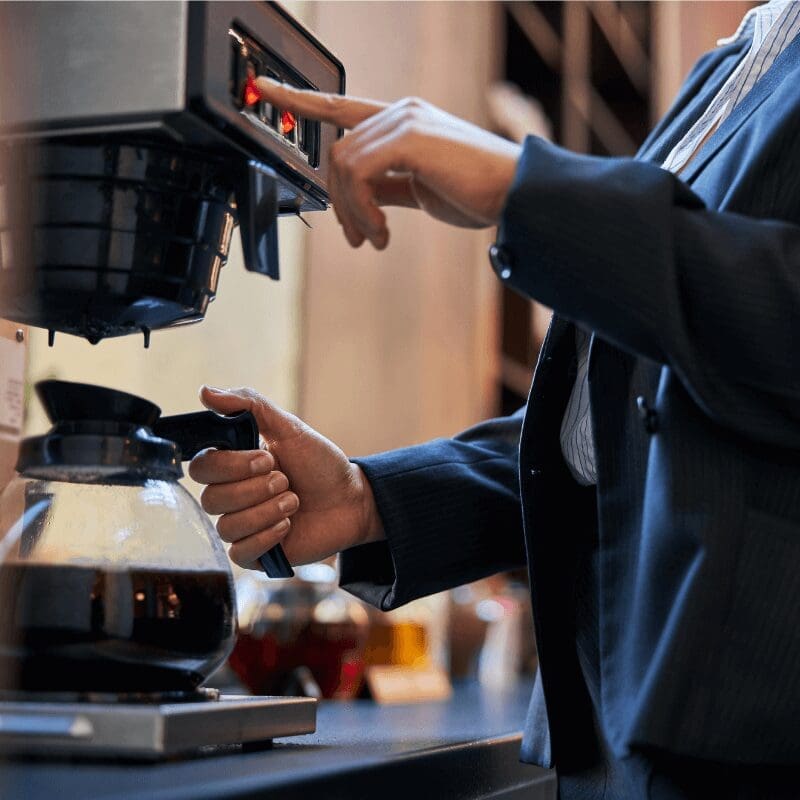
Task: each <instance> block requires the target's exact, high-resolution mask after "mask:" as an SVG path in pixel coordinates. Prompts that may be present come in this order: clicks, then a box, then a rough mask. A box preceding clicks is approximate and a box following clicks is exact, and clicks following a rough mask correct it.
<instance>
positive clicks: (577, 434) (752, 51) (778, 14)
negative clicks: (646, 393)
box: [560, 0, 800, 486]
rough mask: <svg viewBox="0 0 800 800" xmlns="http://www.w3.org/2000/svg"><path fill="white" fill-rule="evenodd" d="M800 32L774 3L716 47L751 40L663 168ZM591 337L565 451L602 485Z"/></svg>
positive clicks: (678, 160) (784, 4) (798, 17)
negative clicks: (590, 379) (592, 400)
mask: <svg viewBox="0 0 800 800" xmlns="http://www.w3.org/2000/svg"><path fill="white" fill-rule="evenodd" d="M798 33H800V2H797V0H771V1H770V2H769V3H765V4H764V5H761V6H757V7H756V8H753V9H750V11H748V12H747V14H745V16H744V18H743V19H742V22H741V24H740V25H739V28H738V29H737V31H736V33H734V35H733V36H731V37H729V38H727V39H720V40H719V42H717V44H720V45H722V44H730V43H732V42H736V41H739V40H740V39H743V38H750V37H751V36H752V43H751V45H750V48H749V49H748V51H747V53H746V55H745V56H744V58H743V59H742V60H741V61H740V62H739V64H738V66H737V67H736V69H735V70H734V71H733V72H732V73H731V75H730V77H729V78H728V80H727V81H725V84H724V86H723V87H722V88H721V89H720V90H719V92H717V94H716V96H715V97H714V99H713V100H712V101H711V103H710V104H709V106H708V108H706V110H705V111H704V112H703V114H702V115H701V116H700V118H699V119H698V120H697V122H695V123H694V125H692V127H691V128H690V129H689V130H688V131H687V132H686V134H685V135H684V136H683V138H682V139H681V140H680V141H679V142H678V143H677V144H676V145H675V147H674V148H673V149H672V152H670V154H669V155H668V156H667V158H666V159H665V161H664V163H663V164H662V167H663V168H664V169H668V170H670V171H671V172H674V173H676V174H678V173H680V171H681V170H682V169H683V168H684V167H685V166H686V165H687V164H688V163H689V161H691V159H692V158H693V157H694V155H695V154H696V153H697V151H698V150H699V149H700V147H701V146H702V145H703V143H704V142H705V140H706V139H707V138H708V137H709V136H710V135H711V134H712V133H713V132H714V131H715V130H716V129H717V128H718V127H719V126H720V125H721V124H722V123H723V122H724V121H725V120H726V119H727V118H728V117H729V116H730V114H731V112H732V111H733V109H734V108H736V106H737V105H738V104H739V103H740V102H741V101H742V99H743V98H744V97H746V96H747V93H748V92H749V91H750V90H751V89H752V88H753V86H755V84H756V82H757V81H758V80H759V78H761V76H762V75H764V73H765V72H767V70H768V69H769V68H770V67H771V66H772V64H773V62H774V61H775V59H776V58H777V57H778V56H779V55H780V54H781V52H782V51H783V50H784V49H785V48H786V46H787V45H788V44H789V43H790V42H791V41H792V40H793V39H794V38H795V36H797V35H798ZM589 339H590V336H589V334H588V333H586V332H585V331H583V330H581V329H580V328H576V336H575V346H576V355H577V359H578V369H577V375H576V378H575V385H574V386H573V388H572V393H571V395H570V398H569V402H568V403H567V410H566V412H565V413H564V417H563V419H562V421H561V432H560V436H561V450H562V452H563V454H564V458H565V459H566V462H567V466H568V467H569V469H570V472H571V473H572V475H573V476H574V477H575V480H577V481H578V483H580V484H582V485H584V486H590V485H592V484H595V483H597V465H596V459H595V450H594V431H593V430H592V417H591V413H590V408H589V386H588V372H589Z"/></svg>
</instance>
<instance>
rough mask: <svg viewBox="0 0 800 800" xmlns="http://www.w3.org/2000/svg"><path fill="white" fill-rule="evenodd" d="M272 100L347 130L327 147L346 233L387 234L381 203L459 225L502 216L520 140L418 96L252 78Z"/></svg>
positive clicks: (379, 237)
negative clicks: (367, 94) (389, 99)
mask: <svg viewBox="0 0 800 800" xmlns="http://www.w3.org/2000/svg"><path fill="white" fill-rule="evenodd" d="M256 85H257V86H258V89H259V91H260V92H261V96H262V98H263V99H264V100H266V101H268V102H269V103H271V104H272V105H274V106H276V107H277V108H280V109H283V110H286V111H291V112H292V113H293V114H295V115H297V116H299V117H301V118H306V119H314V120H319V121H321V122H329V123H332V124H334V125H337V126H339V127H341V128H347V129H349V130H350V133H349V134H348V135H347V136H345V137H343V138H342V139H339V140H338V141H337V142H336V143H335V144H334V145H333V146H332V147H331V152H330V182H329V188H330V198H331V203H332V204H333V208H334V210H335V212H336V216H337V219H338V220H339V222H340V224H341V225H342V228H343V229H344V233H345V236H346V237H347V241H348V242H350V244H351V245H352V246H353V247H359V246H360V245H361V244H363V242H364V241H365V239H368V240H369V241H370V242H371V243H372V245H373V246H374V247H375V248H377V249H378V250H382V249H383V248H384V247H386V245H387V244H388V241H389V230H388V228H387V226H386V215H385V214H384V213H383V212H382V211H381V210H380V208H379V206H382V205H397V206H406V207H409V208H420V209H422V210H423V211H426V212H427V213H428V214H430V215H431V216H433V217H436V218H437V219H440V220H443V221H444V222H448V223H450V224H452V225H459V226H461V227H473V228H474V227H486V226H491V225H496V224H497V223H498V222H499V217H500V213H501V211H502V209H503V206H504V204H505V199H506V196H507V194H508V190H509V188H510V187H511V182H512V180H513V178H514V172H515V170H516V166H517V160H518V158H519V155H520V152H521V147H520V145H518V144H515V143H514V142H509V141H507V140H506V139H503V138H501V137H499V136H495V135H494V134H493V133H489V132H488V131H485V130H483V129H482V128H479V127H477V126H475V125H472V124H470V123H469V122H465V121H464V120H462V119H459V118H458V117H454V116H452V115H451V114H447V113H446V112H444V111H442V110H441V109H439V108H436V107H435V106H432V105H430V104H429V103H426V102H425V101H423V100H419V99H417V98H406V99H404V100H400V101H399V102H397V103H393V104H391V105H387V104H385V103H378V102H375V101H372V100H360V99H356V98H352V97H346V96H343V95H337V94H324V93H322V92H314V91H306V90H301V89H294V88H291V87H289V86H287V85H285V84H281V83H278V82H277V81H273V80H271V79H270V78H265V77H260V78H257V79H256Z"/></svg>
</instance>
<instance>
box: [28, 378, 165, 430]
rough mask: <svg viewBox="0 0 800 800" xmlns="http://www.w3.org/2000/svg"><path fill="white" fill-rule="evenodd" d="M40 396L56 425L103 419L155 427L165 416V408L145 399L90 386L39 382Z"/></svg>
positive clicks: (64, 382)
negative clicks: (162, 409) (163, 415)
mask: <svg viewBox="0 0 800 800" xmlns="http://www.w3.org/2000/svg"><path fill="white" fill-rule="evenodd" d="M36 394H37V395H38V396H39V400H41V403H42V405H43V406H44V410H45V411H46V412H47V417H48V419H49V420H50V422H52V423H53V424H54V425H57V424H58V423H59V422H67V421H68V422H78V421H82V420H83V421H86V420H95V421H98V420H102V421H105V422H123V423H128V424H131V425H140V426H142V425H143V426H145V427H147V428H151V427H152V426H153V425H154V424H155V422H156V420H157V419H158V418H159V417H160V416H161V409H160V408H159V407H158V406H157V405H156V404H155V403H151V402H150V401H149V400H145V399H144V398H143V397H137V396H136V395H135V394H128V393H127V392H120V391H118V390H116V389H109V388H108V387H106V386H93V385H92V384H89V383H71V382H69V381H56V380H49V381H39V383H37V384H36Z"/></svg>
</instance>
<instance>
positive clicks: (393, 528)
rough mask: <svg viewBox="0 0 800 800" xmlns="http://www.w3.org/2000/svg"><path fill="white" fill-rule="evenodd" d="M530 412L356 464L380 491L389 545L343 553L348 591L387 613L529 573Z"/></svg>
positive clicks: (378, 499) (375, 490)
mask: <svg viewBox="0 0 800 800" xmlns="http://www.w3.org/2000/svg"><path fill="white" fill-rule="evenodd" d="M523 412H524V409H520V411H519V412H517V413H516V414H512V415H511V416H509V417H503V418H500V419H496V420H490V421H488V422H484V423H482V424H480V425H477V426H475V427H474V428H470V429H469V430H467V431H464V432H463V433H461V434H459V435H458V436H456V437H454V438H453V439H437V440H434V441H432V442H428V443H427V444H423V445H418V446H415V447H407V448H403V449H400V450H393V451H390V452H388V453H381V454H378V455H374V456H369V457H367V458H360V459H354V461H355V462H356V463H357V464H359V465H360V466H361V468H362V469H363V470H364V472H365V473H366V475H367V477H368V479H369V481H370V484H371V486H372V490H373V493H374V495H375V500H376V503H377V505H378V511H379V513H380V516H381V519H382V521H383V525H384V529H385V531H386V542H379V543H375V544H369V545H363V546H361V547H355V548H353V549H351V550H348V551H345V552H344V553H342V555H341V556H340V568H341V585H342V586H343V587H344V588H345V589H347V590H348V591H351V592H353V593H354V594H356V595H358V596H359V597H361V598H362V599H364V600H366V601H367V602H369V603H372V604H373V605H375V606H377V607H378V608H381V609H383V610H384V611H388V610H389V609H391V608H396V607H397V606H400V605H402V604H403V603H407V602H409V601H410V600H413V599H415V598H417V597H422V596H424V595H428V594H433V593H434V592H438V591H442V590H444V589H448V588H450V587H452V586H456V585H458V584H461V583H467V582H469V581H473V580H477V579H478V578H481V577H484V576H486V575H490V574H492V573H495V572H499V571H502V570H506V569H511V568H513V567H518V566H521V565H523V564H524V563H525V545H524V540H523V533H522V516H521V509H520V498H519V479H518V474H517V473H518V461H519V459H518V452H519V436H520V429H521V425H522V418H523Z"/></svg>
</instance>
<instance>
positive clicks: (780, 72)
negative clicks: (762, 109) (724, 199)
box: [680, 36, 800, 183]
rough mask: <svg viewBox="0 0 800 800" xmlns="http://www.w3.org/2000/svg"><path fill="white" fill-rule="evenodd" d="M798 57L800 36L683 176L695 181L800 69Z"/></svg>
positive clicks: (721, 127)
mask: <svg viewBox="0 0 800 800" xmlns="http://www.w3.org/2000/svg"><path fill="white" fill-rule="evenodd" d="M798 57H800V36H796V37H795V38H794V39H793V40H792V42H791V43H790V44H789V45H788V46H787V47H786V48H785V49H784V51H783V52H782V53H781V54H780V55H779V56H778V57H777V58H776V59H775V63H773V65H772V66H771V67H770V68H769V69H768V70H767V72H765V73H764V75H762V77H761V78H760V79H759V81H758V82H757V83H756V85H755V86H754V87H753V88H752V89H751V90H750V92H749V93H748V94H747V95H746V96H745V98H744V99H743V100H742V102H741V103H739V105H738V106H736V108H734V109H733V111H732V112H731V115H730V116H729V117H728V118H727V119H726V120H725V121H724V122H723V123H722V125H720V126H719V128H717V130H716V131H715V132H714V133H713V134H712V135H711V136H710V137H709V139H708V141H707V142H706V143H705V144H704V145H703V146H702V147H701V148H700V151H699V152H698V153H697V155H696V156H695V157H694V159H692V161H690V162H689V165H688V166H687V167H686V169H685V170H683V172H682V173H681V176H680V177H681V180H683V181H685V182H686V183H691V182H692V181H693V180H694V179H695V178H696V177H697V176H698V175H699V174H700V172H701V171H702V169H703V167H705V166H706V164H708V162H709V161H710V160H711V159H712V158H713V157H714V155H715V154H716V153H717V151H718V150H719V149H720V148H721V147H723V146H724V145H725V143H726V142H728V140H729V139H730V138H731V137H732V136H733V134H734V133H736V131H737V130H739V128H741V127H742V125H743V124H744V122H745V121H746V120H747V119H748V117H750V116H751V114H752V113H753V112H754V111H755V110H756V109H757V108H758V107H759V106H760V105H761V104H762V103H763V102H764V101H765V100H766V99H767V98H768V97H769V96H770V94H772V91H773V89H774V88H775V87H776V86H777V85H778V84H779V83H780V82H781V81H782V80H783V79H784V78H785V77H786V75H787V74H788V73H789V72H791V71H792V70H793V69H796V67H797V64H798Z"/></svg>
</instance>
